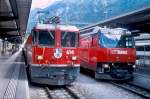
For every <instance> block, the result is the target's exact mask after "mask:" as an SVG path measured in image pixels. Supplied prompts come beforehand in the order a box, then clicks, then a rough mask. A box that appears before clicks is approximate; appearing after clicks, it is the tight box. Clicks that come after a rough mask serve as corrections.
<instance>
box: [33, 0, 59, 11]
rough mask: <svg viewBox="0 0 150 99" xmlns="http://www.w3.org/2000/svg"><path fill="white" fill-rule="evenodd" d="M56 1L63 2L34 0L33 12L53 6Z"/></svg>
mask: <svg viewBox="0 0 150 99" xmlns="http://www.w3.org/2000/svg"><path fill="white" fill-rule="evenodd" d="M56 1H61V0H32V5H31V10H33V9H35V8H42V9H43V8H45V7H47V6H49V5H51V4H53V3H54V2H56Z"/></svg>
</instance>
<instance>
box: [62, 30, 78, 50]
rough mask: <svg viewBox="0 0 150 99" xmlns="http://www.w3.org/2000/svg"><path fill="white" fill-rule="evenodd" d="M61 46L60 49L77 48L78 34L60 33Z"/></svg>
mask: <svg viewBox="0 0 150 99" xmlns="http://www.w3.org/2000/svg"><path fill="white" fill-rule="evenodd" d="M61 46H62V47H76V46H78V34H77V33H75V32H61Z"/></svg>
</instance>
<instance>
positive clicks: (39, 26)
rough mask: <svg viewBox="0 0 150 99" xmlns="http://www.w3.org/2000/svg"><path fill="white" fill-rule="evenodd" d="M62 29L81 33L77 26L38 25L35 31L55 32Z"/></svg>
mask: <svg viewBox="0 0 150 99" xmlns="http://www.w3.org/2000/svg"><path fill="white" fill-rule="evenodd" d="M56 28H57V29H60V30H62V31H79V29H78V28H77V27H76V26H71V25H53V24H37V25H36V26H35V29H42V30H54V29H56Z"/></svg>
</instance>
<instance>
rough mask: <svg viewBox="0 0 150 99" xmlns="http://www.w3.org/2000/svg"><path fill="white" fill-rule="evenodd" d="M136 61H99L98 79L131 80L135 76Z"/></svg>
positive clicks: (96, 75)
mask: <svg viewBox="0 0 150 99" xmlns="http://www.w3.org/2000/svg"><path fill="white" fill-rule="evenodd" d="M133 71H134V63H98V64H97V68H96V70H95V78H96V79H111V80H130V79H132V78H133V75H132V73H133Z"/></svg>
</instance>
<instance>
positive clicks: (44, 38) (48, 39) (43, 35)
mask: <svg viewBox="0 0 150 99" xmlns="http://www.w3.org/2000/svg"><path fill="white" fill-rule="evenodd" d="M38 38H39V44H40V45H43V46H55V32H54V31H48V30H40V31H39V37H38Z"/></svg>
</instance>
